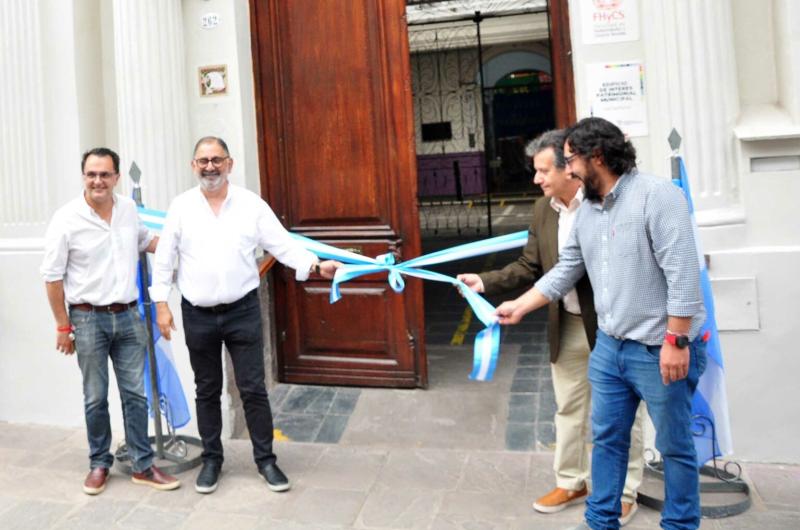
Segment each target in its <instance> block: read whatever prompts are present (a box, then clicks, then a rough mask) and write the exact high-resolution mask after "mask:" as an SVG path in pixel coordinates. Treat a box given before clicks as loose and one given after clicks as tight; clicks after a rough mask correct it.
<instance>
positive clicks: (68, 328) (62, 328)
mask: <svg viewBox="0 0 800 530" xmlns="http://www.w3.org/2000/svg"><path fill="white" fill-rule="evenodd" d="M56 331H58V332H59V333H69V332H70V331H72V324H70V325H69V326H59V327H57V328H56Z"/></svg>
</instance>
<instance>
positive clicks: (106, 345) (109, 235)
mask: <svg viewBox="0 0 800 530" xmlns="http://www.w3.org/2000/svg"><path fill="white" fill-rule="evenodd" d="M81 171H82V172H83V184H84V190H83V192H82V193H81V195H80V196H79V197H76V198H75V199H73V200H72V201H70V202H69V203H67V204H66V205H64V206H63V207H61V208H60V209H59V210H58V211H57V212H56V213H55V215H54V216H53V219H52V221H51V222H50V225H49V226H48V228H47V234H46V236H45V251H44V260H43V262H42V266H41V274H42V277H43V278H44V280H45V285H46V288H47V298H48V300H49V302H50V308H51V309H52V311H53V316H54V317H55V320H56V348H57V349H58V350H59V351H61V352H63V353H64V354H66V355H71V354H73V353H77V358H78V366H79V367H80V370H81V374H82V376H83V395H84V410H85V415H86V431H87V437H88V440H89V458H90V469H91V470H90V472H89V474H88V475H87V476H86V480H85V481H84V485H83V491H84V492H85V493H87V494H89V495H96V494H98V493H100V492H102V491H103V490H104V489H105V485H106V481H107V478H108V473H109V469H110V468H111V464H112V463H113V462H114V457H113V456H112V454H111V453H110V452H109V449H110V447H111V424H110V421H109V416H108V400H107V399H108V360H109V359H111V362H112V364H113V365H114V373H115V374H116V378H117V386H118V387H119V391H120V398H121V401H122V409H123V412H124V414H123V418H124V423H125V441H126V443H127V446H128V455H129V456H130V459H131V462H132V467H133V471H134V473H133V482H135V483H137V484H146V485H149V486H152V487H154V488H156V489H159V490H171V489H175V488H177V487H178V486H180V482H179V481H178V480H177V479H175V478H174V477H171V476H169V475H166V474H164V473H163V472H162V471H160V470H159V469H158V468H157V467H156V466H154V465H152V461H153V450H152V448H151V446H150V442H149V440H148V437H147V421H148V420H147V399H146V398H145V393H144V356H145V348H146V331H145V328H144V325H143V324H142V321H141V319H140V318H139V312H138V310H137V308H136V301H137V299H138V295H139V290H138V288H137V286H136V265H137V261H138V257H139V252H141V251H144V250H147V251H148V252H153V251H154V250H155V248H156V245H157V243H158V238H157V237H153V235H152V234H151V233H150V232H149V231H148V230H147V228H145V227H144V225H143V224H142V223H141V222H140V221H139V216H138V214H137V212H136V204H135V203H134V202H133V200H132V199H129V198H127V197H123V196H121V195H117V194H115V193H114V186H116V184H117V182H118V181H119V156H117V154H116V153H115V152H114V151H112V150H110V149H106V148H104V147H98V148H95V149H92V150H90V151H87V152H86V153H84V155H83V159H82V161H81ZM65 303H66V304H67V305H69V313H68V312H67V309H66V307H65Z"/></svg>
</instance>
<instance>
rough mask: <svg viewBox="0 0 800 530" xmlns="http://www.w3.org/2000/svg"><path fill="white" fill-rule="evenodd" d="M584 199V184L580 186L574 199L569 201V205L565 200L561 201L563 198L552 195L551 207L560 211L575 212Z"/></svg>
mask: <svg viewBox="0 0 800 530" xmlns="http://www.w3.org/2000/svg"><path fill="white" fill-rule="evenodd" d="M582 201H583V186H581V187H580V188H578V192H577V193H576V194H575V196H574V197H573V198H572V200H571V201H569V205H566V204H564V203H563V202H561V200H560V199H559V198H558V197H550V207H551V208H552V209H553V210H555V211H557V212H558V213H561V212H574V211H575V210H577V209H578V208H579V207H580V205H581V202H582Z"/></svg>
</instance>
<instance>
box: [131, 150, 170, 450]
mask: <svg viewBox="0 0 800 530" xmlns="http://www.w3.org/2000/svg"><path fill="white" fill-rule="evenodd" d="M128 175H130V177H131V180H132V181H133V200H134V201H135V202H136V206H138V207H139V208H142V207H144V204H142V187H141V185H140V184H139V181H140V180H141V176H142V172H141V170H140V169H139V166H137V165H136V162H133V163H131V168H130V170H129V171H128ZM149 269H150V267H149V265H148V262H147V251H146V250H144V251H142V252H140V253H139V277H140V278H141V279H142V282H141V291H142V300H143V305H144V321H145V325H146V327H147V360H148V361H149V364H150V366H149V368H150V373H149V374H148V375H149V378H150V395H151V396H152V397H153V422H154V423H155V428H156V436H155V438H156V439H155V445H156V450H155V456H156V458H164V438H163V432H162V430H161V407H160V406H159V401H160V397H159V396H160V394H159V392H158V368H157V366H156V345H155V342H154V340H153V313H152V305H153V302H152V301H151V300H150V291H149V290H148V289H147V284H148V283H150V282H149V278H150V270H149Z"/></svg>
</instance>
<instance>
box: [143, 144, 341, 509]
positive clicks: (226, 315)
mask: <svg viewBox="0 0 800 530" xmlns="http://www.w3.org/2000/svg"><path fill="white" fill-rule="evenodd" d="M191 166H192V170H193V172H194V174H195V176H196V177H197V179H198V181H199V186H197V187H195V188H193V189H191V190H189V191H187V192H184V193H182V194H181V195H179V196H178V197H176V198H175V200H174V201H173V202H172V204H171V205H170V207H169V211H168V212H167V218H166V221H165V223H164V230H163V231H162V233H161V242H160V244H159V246H158V251H157V252H156V259H155V265H154V270H153V286H152V287H151V288H150V296H151V298H152V300H153V301H155V302H156V308H157V321H158V326H159V328H160V329H161V334H162V335H163V336H164V337H165V338H166V339H169V338H170V335H171V330H173V329H175V324H174V322H173V318H172V312H171V311H170V309H169V306H168V305H167V298H168V296H169V293H170V289H171V285H172V272H173V264H174V263H175V261H176V258H177V262H178V279H177V284H178V289H179V290H180V292H181V294H182V295H183V299H182V301H181V311H182V314H183V329H184V333H185V335H186V346H187V347H188V348H189V358H190V362H191V365H192V370H193V371H194V376H195V387H196V393H197V398H196V404H197V426H198V430H199V431H200V438H201V439H202V441H203V453H202V458H203V468H202V469H201V471H200V474H199V475H198V477H197V482H196V484H195V489H196V490H197V491H198V492H199V493H211V492H213V491H214V490H216V488H217V484H218V481H219V473H220V469H221V467H222V462H223V450H222V442H221V440H220V435H221V432H222V414H221V409H220V394H221V392H222V381H223V378H222V344H223V343H224V344H225V346H226V347H227V349H228V351H229V353H230V356H231V361H232V362H233V369H234V373H235V379H236V386H237V387H238V388H239V393H240V395H241V397H242V402H243V405H244V412H245V419H246V421H247V428H248V430H249V432H250V439H251V441H252V443H253V457H254V460H255V462H256V466H257V467H258V471H259V473H260V474H261V475H262V476H263V477H264V479H265V480H266V481H267V485H268V487H269V488H270V489H271V490H273V491H286V490H288V489H289V480H288V479H287V478H286V475H284V474H283V472H282V471H281V470H280V468H278V466H277V464H276V456H275V453H273V451H272V438H273V433H272V429H273V426H272V411H271V410H270V405H269V400H268V399H267V389H266V385H265V382H264V377H265V376H264V358H263V350H264V344H263V337H262V324H261V309H260V306H259V300H258V294H257V288H258V285H259V276H258V268H257V265H256V254H255V253H256V249H257V247H261V248H264V249H266V250H267V251H269V252H270V253H271V254H272V255H273V256H274V257H275V258H276V259H277V260H278V261H280V262H281V263H283V264H284V265H286V266H288V267H291V268H293V269H295V271H296V273H295V278H296V279H297V280H298V281H304V280H306V279H307V278H308V276H309V274H310V273H311V272H312V271H313V272H315V273H316V274H318V275H321V276H322V277H324V278H332V277H333V275H334V273H335V272H336V269H337V268H338V266H339V265H341V264H340V263H338V262H335V261H330V260H329V261H323V262H321V263H320V262H319V261H318V259H317V257H316V256H315V255H314V254H312V253H311V252H309V251H307V250H305V249H304V248H303V247H302V246H301V245H300V244H299V243H297V242H296V241H295V240H294V239H292V238H291V237H290V235H289V233H288V232H287V231H286V229H285V228H284V227H283V226H282V225H281V223H280V221H278V219H277V217H276V216H275V214H274V213H273V212H272V210H271V209H270V207H269V206H268V205H267V203H266V202H264V201H263V200H262V199H261V197H259V196H258V195H256V194H255V193H253V192H251V191H248V190H246V189H244V188H240V187H238V186H234V185H232V184H230V183H229V182H228V174H229V173H230V171H231V168H232V167H233V159H232V158H231V157H230V153H229V151H228V146H227V145H226V144H225V142H224V141H223V140H222V139H221V138H217V137H211V136H209V137H205V138H201V139H200V140H199V141H198V142H197V145H196V146H195V150H194V158H193V160H192V163H191Z"/></svg>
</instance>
